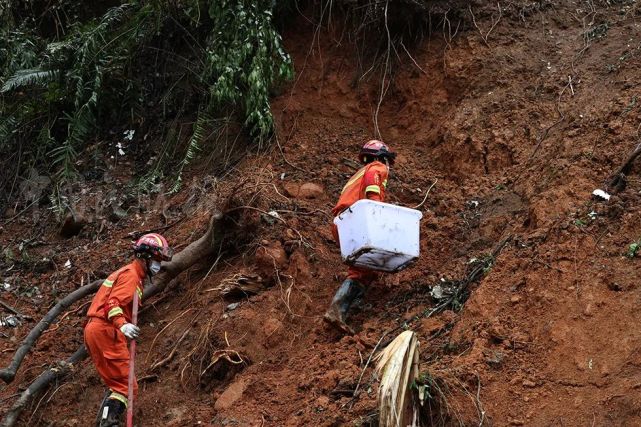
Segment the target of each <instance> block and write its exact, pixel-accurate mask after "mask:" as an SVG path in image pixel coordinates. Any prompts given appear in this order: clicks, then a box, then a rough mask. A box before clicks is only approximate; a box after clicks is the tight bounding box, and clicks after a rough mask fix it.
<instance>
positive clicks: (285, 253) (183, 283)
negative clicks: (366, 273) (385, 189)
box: [0, 1, 641, 426]
mask: <svg viewBox="0 0 641 427" xmlns="http://www.w3.org/2000/svg"><path fill="white" fill-rule="evenodd" d="M500 7H501V12H500V13H499V10H498V9H497V5H487V6H484V7H482V8H481V7H477V9H474V12H475V21H476V26H477V27H478V28H476V27H475V26H474V25H473V24H472V23H471V19H470V15H469V11H465V10H464V11H463V12H464V13H463V15H465V17H466V21H465V22H466V24H465V25H463V26H462V27H461V28H460V29H459V31H458V32H457V33H456V34H455V35H453V37H451V39H450V37H449V35H448V34H447V31H446V32H444V33H440V32H439V33H437V34H435V35H433V36H432V37H431V38H428V39H425V40H424V41H422V42H421V43H419V45H418V46H415V47H412V46H409V48H408V51H407V52H406V51H405V50H403V49H401V50H398V51H397V52H393V53H392V58H391V66H392V69H393V79H392V82H391V84H390V85H389V89H388V90H387V92H386V94H385V97H384V99H383V101H382V102H381V103H380V111H379V112H378V115H377V114H376V110H377V106H378V104H379V93H380V89H381V69H382V68H381V67H382V66H384V65H381V64H382V63H381V62H380V60H381V59H379V62H378V66H377V67H376V68H374V70H372V71H371V72H369V73H366V71H367V69H368V68H369V66H370V65H371V64H369V63H368V61H371V57H369V58H360V59H359V55H358V54H357V51H356V50H355V49H354V46H353V45H352V44H351V43H350V42H349V41H348V39H349V38H348V37H346V36H345V37H343V38H342V39H341V34H342V33H341V31H338V30H335V31H330V30H328V29H326V28H321V29H320V31H319V32H318V33H317V32H316V27H315V26H314V25H313V24H311V23H310V22H308V21H307V20H306V19H304V18H302V17H301V18H300V19H298V21H297V22H296V24H295V25H293V26H292V27H290V28H288V29H287V31H286V32H285V34H284V39H285V43H286V46H287V48H288V50H289V52H291V54H292V55H293V58H294V61H295V65H296V69H297V78H296V81H295V82H294V83H293V84H291V85H290V86H289V87H287V88H286V89H285V90H284V91H283V92H282V94H281V95H279V96H277V97H276V98H275V99H274V100H273V109H274V111H275V112H276V116H277V126H278V130H279V135H280V139H279V142H280V146H281V147H282V151H281V150H280V149H277V147H274V149H273V150H272V151H271V152H270V153H266V154H260V155H252V156H249V157H247V158H246V159H245V160H244V161H243V162H241V164H240V165H239V166H238V168H237V170H236V171H235V172H234V174H232V176H231V177H230V178H225V179H222V180H220V181H216V180H212V179H211V178H210V177H207V176H200V175H196V176H194V178H193V179H194V180H193V182H194V185H193V186H192V188H191V189H190V190H184V191H183V192H182V193H181V194H179V195H177V196H175V197H174V198H173V199H170V200H169V209H168V210H167V212H168V213H169V215H170V216H171V217H172V218H180V217H181V216H182V215H184V214H188V215H187V219H185V220H184V221H183V222H181V223H179V224H178V225H176V226H174V227H172V228H170V229H168V230H167V231H166V235H167V236H168V238H169V239H170V240H171V241H172V242H175V243H176V244H177V245H178V246H179V247H178V249H180V247H184V245H186V244H187V243H188V242H190V241H193V240H194V239H195V238H197V237H198V236H199V235H200V234H201V233H202V232H203V231H204V229H205V226H206V222H207V218H208V212H209V210H210V208H211V206H214V205H215V204H216V202H217V201H218V200H220V199H219V195H220V194H221V193H225V192H229V191H230V189H235V188H236V187H235V186H236V185H241V184H239V183H243V184H242V185H241V186H242V188H243V189H244V190H243V191H246V192H249V193H252V192H254V193H259V195H258V197H257V198H255V199H253V204H252V206H253V207H254V208H255V209H246V208H243V209H240V210H241V211H243V216H242V221H241V222H240V223H239V224H240V225H239V227H240V228H239V230H240V231H238V234H237V235H236V236H235V239H237V240H238V242H237V245H236V246H235V248H234V247H233V248H231V249H228V250H227V252H223V253H222V254H221V256H220V257H219V258H218V257H215V258H214V259H211V260H208V261H207V262H206V263H204V265H201V266H199V267H198V268H192V269H191V270H189V271H188V272H187V273H184V274H182V275H181V276H180V277H179V279H178V280H177V281H176V283H175V284H174V285H173V286H172V287H171V291H169V292H168V293H167V294H166V295H165V296H163V297H161V299H160V300H155V302H154V303H153V304H147V306H149V307H150V308H148V309H146V311H145V312H144V313H143V315H142V319H143V320H142V324H143V326H142V338H141V340H140V345H139V346H138V349H139V354H138V356H137V361H138V363H137V367H138V375H139V377H140V378H141V388H140V398H139V401H138V402H137V403H136V406H137V409H136V419H137V423H136V425H140V426H186V425H210V426H342V425H376V424H375V419H376V389H377V381H376V380H375V378H373V376H372V370H371V364H370V366H369V367H368V368H367V369H366V370H365V371H363V368H364V366H365V365H366V362H367V360H368V358H369V357H370V354H371V353H372V350H373V349H374V347H375V346H376V344H377V343H378V342H379V340H380V339H381V337H382V336H383V335H384V334H385V332H386V331H388V330H391V329H394V328H399V327H401V328H410V329H412V330H414V331H416V332H417V333H418V335H419V336H420V341H421V366H420V369H421V372H423V373H426V374H427V375H429V376H430V377H432V378H434V380H435V382H436V384H437V385H438V386H439V387H438V389H436V388H435V389H433V390H432V392H433V394H434V395H435V396H436V398H437V400H438V401H439V402H440V403H436V402H435V403H434V405H435V407H434V408H433V411H432V414H431V417H432V420H431V421H432V422H433V423H434V425H495V426H505V425H531V426H549V425H566V426H573V425H592V426H605V425H608V426H610V425H626V426H628V425H630V426H632V425H641V394H640V392H639V388H640V387H641V352H640V351H639V350H640V349H641V328H639V327H637V325H639V324H640V323H641V312H640V311H639V310H638V307H639V303H640V302H641V288H640V287H639V281H638V274H636V272H637V271H638V270H639V262H640V261H639V259H637V258H632V259H630V258H627V257H625V256H624V254H625V253H626V251H627V247H628V245H629V244H630V243H632V242H634V241H636V240H638V239H639V238H640V237H641V221H640V220H639V218H640V217H639V206H640V205H641V194H640V191H641V179H639V178H638V176H639V172H641V170H640V169H641V168H639V167H637V168H635V169H633V171H632V173H631V174H630V177H629V179H628V186H627V188H626V189H625V190H624V191H623V192H621V193H619V194H618V195H616V196H613V197H612V198H611V199H610V200H609V202H604V201H595V200H592V199H591V193H592V191H593V190H594V189H596V188H602V187H603V185H604V183H605V182H606V180H607V178H608V177H609V175H610V174H611V172H612V171H614V170H616V169H617V167H618V166H619V165H620V164H621V162H622V161H623V160H624V159H625V158H626V156H627V154H628V153H629V151H631V150H632V149H633V148H634V146H635V144H636V143H637V141H638V132H637V131H638V126H639V120H640V118H641V114H640V112H639V96H641V93H640V86H639V84H640V83H639V82H640V81H641V72H640V71H639V70H640V68H639V66H640V65H641V61H640V59H639V58H640V54H641V31H640V27H639V25H640V24H639V23H637V22H636V21H637V20H638V19H639V16H638V12H637V11H636V10H635V8H638V6H636V4H635V3H634V2H625V1H618V2H609V5H608V2H595V3H592V2H578V1H577V2H574V1H567V2H540V3H534V4H532V5H529V6H522V7H521V6H516V5H515V4H510V5H503V4H501V6H500ZM493 25H494V26H493ZM454 26H455V24H453V27H454ZM490 29H491V32H490ZM452 32H454V31H452ZM488 33H489V36H488ZM485 38H486V39H487V40H486V41H484V39H485ZM410 54H411V57H410ZM382 60H384V56H383V57H382ZM363 64H365V65H363ZM359 70H361V71H359ZM364 74H366V75H364ZM363 75H364V76H363ZM383 86H386V82H384V83H383ZM375 116H377V119H376V120H375V119H374V118H375ZM376 122H377V124H378V127H379V129H380V133H381V134H382V137H383V138H384V139H385V140H386V141H388V142H389V143H390V145H392V147H393V148H394V149H395V150H397V151H398V153H399V156H398V161H397V164H396V165H395V167H394V170H393V177H392V178H391V180H390V187H389V194H390V197H391V202H393V203H398V204H401V205H405V206H410V207H412V206H415V205H418V204H419V203H420V202H421V201H422V200H423V197H424V194H425V191H426V190H427V189H428V187H429V186H430V185H431V184H432V183H433V182H434V181H435V180H436V179H438V182H437V183H436V185H435V186H434V187H433V188H432V190H431V192H430V194H429V196H428V198H427V200H426V202H425V204H424V205H423V206H422V207H421V210H422V212H423V214H424V219H423V221H422V225H421V233H422V236H421V237H422V241H421V251H422V254H421V259H420V261H419V262H418V263H417V264H416V265H414V266H413V267H412V268H410V269H408V270H406V271H403V272H401V273H399V274H396V275H390V276H386V277H384V278H383V279H382V280H381V281H380V282H378V283H376V284H375V285H374V286H373V287H372V288H371V289H370V290H369V293H368V294H367V296H366V297H365V299H364V301H362V303H361V304H360V305H359V307H358V308H357V309H356V310H355V311H354V314H353V316H352V317H351V318H350V323H351V324H352V325H354V326H355V328H356V330H357V334H356V335H355V336H342V335H341V334H339V333H337V332H336V331H334V330H332V329H331V328H328V327H327V326H326V325H325V324H324V323H323V322H322V320H321V318H322V314H323V313H324V310H325V309H326V307H327V305H328V303H329V301H330V300H331V297H332V295H333V293H334V291H335V289H336V288H337V286H338V285H339V284H340V282H341V280H342V279H343V272H344V270H345V267H344V266H343V265H342V264H341V262H340V255H339V251H338V249H337V248H336V246H335V242H333V240H332V237H331V234H330V232H329V228H328V224H329V223H330V216H329V210H330V208H331V206H332V204H333V203H334V201H335V199H336V198H337V195H338V194H339V192H340V189H341V187H342V185H343V184H344V182H345V180H346V179H347V178H348V177H349V176H350V174H352V173H353V172H354V162H353V160H354V158H355V153H356V150H357V149H358V147H359V145H360V144H361V143H363V142H364V141H365V140H367V139H369V138H372V137H373V136H374V135H375V123H376ZM126 179H127V178H126V177H117V178H116V181H118V180H120V181H122V182H124V181H126ZM308 182H309V183H314V184H317V185H319V186H321V187H322V188H323V190H324V191H321V192H319V191H317V190H318V189H317V188H315V187H314V186H308V187H306V189H305V191H302V192H301V191H299V189H298V184H302V183H308ZM292 195H294V196H292ZM243 200H244V199H243ZM256 209H259V210H260V211H263V212H260V211H259V210H256ZM270 210H276V211H278V212H279V215H280V218H281V220H274V219H271V217H269V216H265V215H264V212H267V211H270ZM160 223H161V222H160V213H159V212H158V211H153V210H152V211H146V212H138V213H136V214H135V215H129V217H128V218H127V219H125V220H122V221H120V222H118V223H116V224H113V223H111V222H109V221H107V222H105V224H106V225H105V226H104V230H103V231H102V233H101V234H99V235H98V237H97V238H96V237H95V236H94V235H93V234H91V233H88V232H87V233H83V234H81V235H80V236H79V237H75V238H72V239H69V240H64V239H62V238H60V237H58V235H57V233H56V227H55V225H54V224H53V222H52V221H51V220H49V221H46V220H39V221H37V222H34V221H32V220H31V218H20V219H19V220H17V221H15V222H13V223H11V224H9V225H5V226H3V228H2V229H1V230H0V233H1V234H0V237H1V238H2V247H3V248H7V247H8V248H11V249H12V250H13V251H14V252H16V253H17V247H18V245H19V244H20V241H21V239H23V236H32V235H33V233H34V232H36V231H40V230H41V231H42V232H43V233H44V236H45V237H44V238H43V239H42V240H44V242H42V243H41V244H36V245H35V246H33V247H29V248H28V249H27V250H28V252H29V254H30V256H31V258H32V259H33V260H37V259H41V258H42V257H48V258H50V259H52V260H53V262H54V267H46V266H45V272H44V273H38V272H36V271H34V267H33V265H34V263H31V264H29V265H31V267H29V268H30V271H29V269H27V268H26V267H25V268H21V269H18V270H12V271H6V268H5V269H3V271H2V273H1V274H2V276H0V278H2V279H3V281H7V282H9V283H10V284H11V286H12V289H13V292H11V293H10V292H3V293H2V294H1V296H2V299H3V300H5V301H7V302H9V303H11V304H13V305H14V306H16V307H17V308H18V309H20V310H22V311H24V312H25V313H27V314H30V315H32V316H33V317H34V318H38V317H40V316H42V315H43V314H44V313H45V312H46V310H47V309H48V307H50V305H51V304H52V302H53V301H54V300H55V298H56V296H60V295H63V294H64V293H66V292H68V291H69V290H71V289H73V288H75V287H76V286H78V285H79V284H80V282H81V278H82V277H85V278H86V277H87V275H90V276H91V277H92V278H93V277H101V275H106V274H107V273H108V272H109V271H111V270H112V269H115V268H116V267H117V266H118V265H119V264H121V263H122V262H124V261H125V259H126V258H125V256H126V254H127V248H128V245H129V239H127V238H126V237H127V233H129V232H131V231H135V230H141V229H146V228H153V227H154V226H157V225H158V224H160ZM96 228H97V227H96ZM509 236H511V240H509V242H508V243H507V245H506V246H505V248H503V250H502V252H501V253H500V255H499V256H498V257H496V259H495V260H494V263H493V265H492V267H491V269H488V271H486V274H485V276H484V277H483V279H482V280H481V281H480V282H478V283H476V284H474V285H473V288H472V292H471V296H470V298H469V299H468V300H467V302H466V303H465V305H464V306H463V307H462V309H461V310H460V311H452V310H447V311H445V312H443V313H440V314H438V315H435V316H433V317H430V318H424V317H423V314H424V313H425V312H426V311H429V309H430V308H432V307H433V306H434V304H435V303H434V301H432V299H431V297H430V290H431V286H432V285H435V284H437V283H439V282H441V279H445V280H457V279H461V278H463V277H464V275H465V273H466V271H467V266H468V264H469V262H470V260H472V259H473V258H482V257H484V256H486V255H487V254H489V253H490V252H491V251H492V250H493V249H494V248H495V247H496V246H497V245H498V244H499V243H500V242H502V241H503V240H504V239H506V238H508V237H509ZM37 240H40V239H37ZM232 240H234V239H232ZM232 243H233V242H232ZM67 259H69V260H71V263H72V268H70V269H67V268H65V267H64V263H65V262H66V260H67ZM217 260H218V261H217ZM7 268H8V266H7ZM239 274H258V275H260V276H261V278H262V279H263V281H264V282H265V283H266V284H267V285H268V286H269V287H268V288H267V289H266V290H263V291H262V292H260V293H258V294H257V295H254V296H246V297H236V298H235V299H234V298H228V299H223V297H222V296H221V294H220V292H219V290H217V287H219V286H220V285H221V284H229V283H234V282H237V279H238V275H239ZM84 280H85V281H86V279H84ZM33 285H37V286H38V287H39V289H40V292H41V296H38V295H31V296H28V295H25V293H24V292H23V295H22V296H21V297H18V296H17V295H18V292H17V290H21V291H25V290H28V289H29V288H30V286H33ZM235 302H237V303H239V305H238V306H237V307H236V308H234V309H231V308H230V307H228V305H229V304H230V303H235ZM79 306H80V304H78V305H76V306H74V308H75V307H79ZM79 312H80V311H79ZM32 325H33V322H26V323H25V324H23V325H22V326H21V327H19V328H16V329H8V328H5V329H3V330H1V331H0V332H1V333H2V336H1V338H0V343H1V345H2V353H1V355H0V361H1V362H2V364H5V363H8V361H9V360H10V358H11V356H12V351H13V350H14V349H15V348H16V346H17V344H18V343H19V342H20V340H21V339H22V337H23V336H24V335H26V333H27V332H28V330H29V329H30V328H31V326H32ZM81 325H82V317H81V316H79V315H78V314H77V313H72V314H70V315H68V316H67V317H66V318H65V319H63V320H61V321H60V322H59V323H58V324H57V325H55V326H53V327H52V331H51V332H49V333H47V334H46V335H45V336H44V337H43V339H42V340H41V342H40V343H39V344H38V345H37V347H36V349H35V351H34V352H33V353H32V354H30V355H29V356H28V358H27V360H26V362H25V364H24V365H23V367H22V369H21V370H20V372H19V374H18V376H17V378H16V380H15V382H14V383H13V384H11V385H10V386H7V387H5V388H4V389H2V390H1V391H0V398H1V399H2V402H1V405H2V406H1V407H2V409H3V410H5V409H6V408H8V407H9V406H10V405H11V404H12V403H13V399H14V398H15V397H14V395H15V393H17V392H19V391H20V389H21V387H24V386H25V385H26V384H28V383H29V382H30V380H32V379H33V378H34V377H35V376H37V375H38V374H39V373H40V372H41V371H42V369H43V368H44V367H46V366H49V365H50V364H52V363H54V362H55V361H56V360H59V359H63V358H66V357H67V356H68V355H69V354H71V353H72V352H73V351H74V350H75V349H76V348H77V346H78V345H79V344H81V342H82V332H81ZM399 331H400V329H396V330H395V332H393V333H392V334H391V335H392V336H393V335H395V334H397V333H398V332H399ZM174 349H175V351H174ZM172 352H173V353H172ZM167 356H170V357H169V358H168V360H167V362H166V363H164V364H163V365H162V366H160V367H158V368H156V369H153V370H152V366H153V365H154V364H155V363H157V362H159V361H161V360H162V359H164V358H166V357H167ZM225 358H228V359H229V360H232V361H239V360H240V359H242V361H243V362H242V363H238V364H234V363H231V362H229V361H227V360H226V359H225ZM239 358H240V359H239ZM359 380H360V381H359ZM357 384H358V385H359V389H360V390H361V391H360V392H359V394H358V397H357V398H352V393H353V390H354V389H355V387H356V386H357ZM103 393H104V389H103V387H102V385H101V383H100V380H99V378H98V377H97V375H96V372H95V370H94V369H93V367H92V365H91V363H90V362H89V361H85V362H83V363H81V364H80V366H78V367H77V369H76V371H75V373H74V374H73V377H72V379H71V380H70V381H67V382H63V383H60V384H57V385H55V386H54V387H52V388H51V389H50V390H49V391H48V393H47V394H46V395H44V397H42V398H38V399H36V401H35V402H34V404H33V405H32V406H31V408H30V409H29V410H27V411H25V414H24V416H23V418H22V421H21V422H22V425H29V426H87V425H90V424H91V422H92V420H93V417H94V416H95V413H96V410H97V406H98V404H99V401H100V399H101V397H102V395H103Z"/></svg>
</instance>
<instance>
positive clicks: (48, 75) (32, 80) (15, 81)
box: [0, 68, 56, 93]
mask: <svg viewBox="0 0 641 427" xmlns="http://www.w3.org/2000/svg"><path fill="white" fill-rule="evenodd" d="M55 77H56V71H52V70H42V69H39V68H33V69H28V70H19V71H17V72H16V73H15V74H14V75H13V76H11V77H10V78H9V79H8V80H7V81H6V82H5V83H4V85H2V89H0V92H3V93H4V92H9V91H12V90H14V89H17V88H19V87H24V86H33V85H38V86H45V85H47V84H48V83H49V82H51V81H52V80H53V79H54V78H55Z"/></svg>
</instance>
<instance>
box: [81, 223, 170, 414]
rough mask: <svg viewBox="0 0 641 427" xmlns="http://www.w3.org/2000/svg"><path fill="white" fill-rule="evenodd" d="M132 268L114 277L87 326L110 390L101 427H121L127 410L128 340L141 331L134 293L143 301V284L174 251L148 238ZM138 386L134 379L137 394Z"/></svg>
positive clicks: (94, 303)
mask: <svg viewBox="0 0 641 427" xmlns="http://www.w3.org/2000/svg"><path fill="white" fill-rule="evenodd" d="M133 252H134V259H133V261H132V262H131V263H130V264H127V265H125V266H124V267H122V268H121V269H119V270H117V271H115V272H113V273H111V274H110V275H109V277H107V279H106V280H105V281H104V282H103V283H102V285H101V286H100V289H99V290H98V293H97V294H96V296H95V297H94V299H93V301H92V302H91V306H90V307H89V311H88V312H87V316H88V317H89V319H88V322H87V325H86V326H85V345H86V347H87V350H88V351H89V355H90V356H91V359H92V360H93V363H94V365H96V370H97V371H98V374H99V375H100V377H101V378H102V380H103V382H104V383H105V385H106V386H107V387H108V388H109V391H108V392H107V395H106V396H105V399H104V400H103V403H102V407H101V408H100V411H99V414H98V420H97V426H99V427H117V426H119V425H120V419H121V417H122V414H123V413H124V412H125V410H126V408H127V396H128V391H129V387H128V379H129V349H128V347H127V339H130V340H133V339H136V338H137V337H138V335H139V333H140V328H138V326H136V325H134V324H132V323H131V315H132V311H133V300H134V293H136V292H137V293H138V300H139V301H140V300H141V299H142V291H143V280H144V279H145V278H146V277H148V276H149V277H151V276H153V275H154V274H156V273H158V272H159V271H160V262H161V261H170V260H171V257H172V250H171V248H170V247H169V244H168V243H167V240H166V239H165V238H164V237H163V236H161V235H160V234H145V235H144V236H142V237H141V238H140V239H138V241H137V242H136V243H135V244H134V246H133ZM137 390H138V383H137V382H136V381H135V379H134V393H136V392H137Z"/></svg>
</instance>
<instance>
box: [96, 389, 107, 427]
mask: <svg viewBox="0 0 641 427" xmlns="http://www.w3.org/2000/svg"><path fill="white" fill-rule="evenodd" d="M109 396H111V390H107V392H106V393H105V396H104V397H103V398H102V402H100V408H98V414H97V415H96V422H95V423H94V426H95V427H100V420H101V419H102V412H103V410H104V408H105V405H106V404H107V400H108V399H109Z"/></svg>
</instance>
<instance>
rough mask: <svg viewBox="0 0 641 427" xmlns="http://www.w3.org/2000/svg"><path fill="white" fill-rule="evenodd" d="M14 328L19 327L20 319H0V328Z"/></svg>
mask: <svg viewBox="0 0 641 427" xmlns="http://www.w3.org/2000/svg"><path fill="white" fill-rule="evenodd" d="M16 326H20V319H18V318H17V317H16V316H14V315H11V316H7V317H0V327H2V328H15V327H16Z"/></svg>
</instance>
